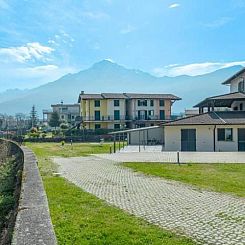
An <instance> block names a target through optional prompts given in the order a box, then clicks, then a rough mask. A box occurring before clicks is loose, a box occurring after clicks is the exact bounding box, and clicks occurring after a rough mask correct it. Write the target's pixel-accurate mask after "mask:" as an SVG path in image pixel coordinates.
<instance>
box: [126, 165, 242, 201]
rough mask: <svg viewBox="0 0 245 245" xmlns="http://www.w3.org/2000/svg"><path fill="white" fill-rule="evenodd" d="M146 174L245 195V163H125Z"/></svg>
mask: <svg viewBox="0 0 245 245" xmlns="http://www.w3.org/2000/svg"><path fill="white" fill-rule="evenodd" d="M123 165H124V166H126V167H129V168H132V169H133V170H135V171H138V172H142V173H144V174H149V175H154V176H158V177H163V178H165V179H172V180H177V181H181V182H184V183H187V184H191V185H194V186H197V187H201V188H205V189H208V190H212V191H217V192H226V193H230V194H234V195H237V196H240V197H245V164H218V163H217V164H181V165H180V166H179V165H177V164H162V163H124V164H123Z"/></svg>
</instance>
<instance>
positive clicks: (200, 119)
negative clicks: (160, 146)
mask: <svg viewBox="0 0 245 245" xmlns="http://www.w3.org/2000/svg"><path fill="white" fill-rule="evenodd" d="M240 124H243V125H245V111H219V112H218V111H216V112H215V111H212V112H207V113H203V114H200V115H195V116H191V117H186V118H182V119H177V120H175V121H172V122H167V123H164V124H163V126H183V125H240Z"/></svg>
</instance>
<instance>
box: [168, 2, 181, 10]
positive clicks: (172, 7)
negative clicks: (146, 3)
mask: <svg viewBox="0 0 245 245" xmlns="http://www.w3.org/2000/svg"><path fill="white" fill-rule="evenodd" d="M178 7H180V4H179V3H173V4H171V5H169V6H168V8H170V9H174V8H178Z"/></svg>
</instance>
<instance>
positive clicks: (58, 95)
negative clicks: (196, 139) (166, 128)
mask: <svg viewBox="0 0 245 245" xmlns="http://www.w3.org/2000/svg"><path fill="white" fill-rule="evenodd" d="M241 68H242V67H241V66H233V67H229V68H225V69H220V70H217V71H215V72H212V73H209V74H205V75H200V76H178V77H155V76H152V75H150V74H149V73H146V72H142V71H140V70H135V69H126V68H124V67H123V66H120V65H118V64H115V63H112V62H109V61H106V60H104V61H101V62H98V63H96V64H94V65H93V66H92V67H90V68H89V69H87V70H83V71H80V72H78V73H76V74H67V75H65V76H63V77H61V78H60V79H58V80H56V81H54V82H51V83H47V84H45V85H42V86H40V87H37V88H34V89H30V90H24V91H19V90H9V91H7V92H5V93H2V94H0V97H2V98H4V99H2V98H1V99H0V113H8V114H15V113H17V112H22V113H29V112H30V110H31V107H32V105H36V109H37V111H38V112H39V114H40V115H41V112H42V110H43V109H49V108H50V105H51V104H56V103H60V101H61V100H63V101H64V103H76V102H77V99H78V96H79V93H80V92H81V91H85V93H101V92H138V93H140V92H141V93H173V94H175V95H177V96H179V97H181V98H182V101H178V102H176V103H175V104H174V108H173V110H174V111H173V112H174V113H175V112H181V111H183V110H184V109H185V108H190V107H192V106H193V105H194V104H196V103H198V102H199V101H200V100H202V99H204V98H205V97H209V96H213V95H218V94H223V93H227V92H229V89H228V88H227V87H226V86H224V85H221V82H222V81H224V80H225V79H227V78H228V77H230V76H232V75H233V74H234V73H236V72H237V71H239V70H240V69H241Z"/></svg>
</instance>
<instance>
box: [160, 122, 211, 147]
mask: <svg viewBox="0 0 245 245" xmlns="http://www.w3.org/2000/svg"><path fill="white" fill-rule="evenodd" d="M181 129H196V148H197V151H213V126H172V127H166V126H165V129H164V132H165V150H166V151H180V150H181Z"/></svg>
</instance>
